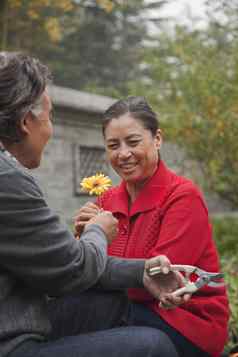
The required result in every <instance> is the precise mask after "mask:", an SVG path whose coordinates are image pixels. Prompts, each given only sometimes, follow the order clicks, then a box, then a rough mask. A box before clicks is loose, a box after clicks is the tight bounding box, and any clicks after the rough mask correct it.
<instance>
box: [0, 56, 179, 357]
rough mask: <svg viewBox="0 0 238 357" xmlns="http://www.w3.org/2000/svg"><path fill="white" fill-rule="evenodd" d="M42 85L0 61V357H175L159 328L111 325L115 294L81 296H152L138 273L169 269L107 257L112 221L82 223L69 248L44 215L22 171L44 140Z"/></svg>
mask: <svg viewBox="0 0 238 357" xmlns="http://www.w3.org/2000/svg"><path fill="white" fill-rule="evenodd" d="M49 80H50V74H49V71H48V69H47V67H46V66H44V65H42V64H41V63H40V62H39V61H38V60H36V59H34V58H31V57H29V56H26V55H23V54H20V53H7V52H5V53H4V52H2V53H0V140H1V143H2V149H1V152H0V231H1V239H0V356H1V357H5V356H8V357H9V356H10V357H13V356H14V357H30V356H34V357H37V356H39V357H40V356H41V357H49V356H50V357H53V356H56V355H57V356H58V357H84V356H87V357H89V356H90V357H94V356H110V357H113V356H115V357H116V356H118V357H119V356H121V355H123V357H126V356H137V357H140V356H143V357H145V356H148V357H149V356H151V357H153V356H176V351H175V350H174V347H173V345H172V344H171V342H170V341H169V339H168V338H167V336H166V335H165V334H163V333H161V332H160V331H159V330H156V329H152V328H147V327H132V326H131V327H118V326H119V325H122V324H123V322H122V320H123V317H124V316H125V314H126V312H127V308H128V305H127V301H126V298H125V296H124V295H123V293H122V292H121V293H105V296H107V297H106V298H105V299H104V300H103V301H105V304H104V305H99V304H98V301H97V298H96V295H95V294H93V293H92V290H89V292H88V293H82V292H84V291H86V290H87V289H89V288H92V287H93V286H94V285H95V286H97V288H98V287H100V288H104V289H107V290H108V289H124V288H127V287H146V288H147V289H148V290H149V291H150V292H151V293H152V294H153V295H159V293H161V286H160V287H157V282H156V280H154V279H152V278H150V277H148V275H147V273H146V269H145V267H148V266H149V265H151V264H157V265H158V264H161V265H162V266H164V267H169V262H168V261H167V260H166V258H164V257H158V258H154V259H152V260H148V261H144V260H135V261H128V260H120V259H115V258H110V259H109V258H108V257H107V254H106V248H107V243H108V242H110V241H111V240H112V239H113V238H114V236H115V234H116V231H117V220H116V219H115V218H114V217H113V216H112V214H111V213H109V212H103V213H102V214H99V215H98V216H97V217H95V218H93V219H92V220H90V221H89V222H88V224H87V226H86V229H85V231H84V233H83V234H82V237H81V239H80V240H76V239H75V238H74V236H73V234H72V233H71V232H70V231H69V230H68V229H67V227H66V226H64V225H62V224H61V223H60V222H59V219H58V217H57V216H56V215H55V213H54V212H52V211H51V210H50V208H49V207H48V205H47V203H46V202H45V199H44V197H43V194H42V192H41V190H40V188H39V186H38V185H37V183H36V182H35V180H34V178H33V177H32V176H31V174H30V173H29V171H28V170H26V169H33V168H35V167H38V166H39V165H40V161H41V156H42V152H43V149H44V147H45V145H46V144H47V142H48V140H49V138H50V137H51V135H52V122H51V118H50V117H51V112H52V104H51V99H50V97H49V94H48V92H47V84H48V83H49ZM171 274H172V273H171ZM172 279H176V278H175V277H173V276H172ZM165 290H166V289H165ZM119 296H120V297H119ZM160 298H161V294H160ZM109 308H110V309H111V310H110V314H109V316H106V315H105V314H106V312H107V311H109ZM112 327H114V328H113V329H112ZM115 327H117V328H115ZM98 330H101V331H98ZM93 331H98V332H93Z"/></svg>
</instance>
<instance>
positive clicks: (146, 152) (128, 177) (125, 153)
mask: <svg viewBox="0 0 238 357" xmlns="http://www.w3.org/2000/svg"><path fill="white" fill-rule="evenodd" d="M105 144H106V151H107V156H108V159H109V161H110V164H111V166H112V167H113V169H114V170H115V171H116V172H117V174H118V175H119V176H120V177H121V178H122V179H124V180H125V181H126V182H128V183H139V182H143V181H145V180H146V179H147V178H149V177H150V176H152V175H153V173H154V172H155V170H156V168H157V164H158V156H159V155H158V150H159V149H160V146H161V133H160V130H158V131H157V133H156V135H155V136H153V135H152V133H151V132H150V130H148V129H145V128H144V126H143V123H142V122H141V121H140V120H139V119H135V118H133V117H132V115H131V114H130V113H126V114H124V115H122V116H120V117H119V118H115V119H112V120H111V121H110V122H109V124H108V125H107V127H106V129H105Z"/></svg>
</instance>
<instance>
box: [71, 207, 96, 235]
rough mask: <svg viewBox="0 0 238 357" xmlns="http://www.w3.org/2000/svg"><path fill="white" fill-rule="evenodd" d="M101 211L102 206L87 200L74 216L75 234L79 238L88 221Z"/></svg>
mask: <svg viewBox="0 0 238 357" xmlns="http://www.w3.org/2000/svg"><path fill="white" fill-rule="evenodd" d="M99 212H100V208H99V207H98V206H97V205H95V203H92V202H87V203H86V204H85V205H84V206H82V207H81V208H80V210H79V211H78V212H77V214H76V216H75V217H74V228H75V234H76V236H77V237H78V238H79V237H80V235H81V234H82V232H83V230H84V227H85V225H86V224H87V223H88V221H89V220H90V219H91V218H93V217H95V216H96V215H97V214H98V213H99Z"/></svg>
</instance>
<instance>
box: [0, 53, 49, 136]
mask: <svg viewBox="0 0 238 357" xmlns="http://www.w3.org/2000/svg"><path fill="white" fill-rule="evenodd" d="M50 81H51V74H50V72H49V70H48V68H47V67H46V66H44V65H43V64H41V63H40V61H39V60H37V59H35V58H32V57H30V56H28V55H25V54H22V53H16V52H0V141H2V142H5V141H7V142H9V143H13V142H19V141H20V140H21V137H22V136H21V132H20V130H19V123H20V120H21V118H23V117H24V115H26V114H27V112H29V111H30V110H31V109H34V105H36V104H37V101H39V99H40V98H41V95H42V94H43V92H44V90H45V88H46V86H47V84H48V83H49V82H50Z"/></svg>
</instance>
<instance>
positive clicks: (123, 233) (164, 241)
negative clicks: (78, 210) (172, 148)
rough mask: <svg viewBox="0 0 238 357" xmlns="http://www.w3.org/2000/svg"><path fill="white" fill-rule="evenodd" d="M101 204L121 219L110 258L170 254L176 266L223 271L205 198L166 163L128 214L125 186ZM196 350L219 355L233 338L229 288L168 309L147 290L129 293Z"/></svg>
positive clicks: (204, 290)
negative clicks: (229, 328)
mask: <svg viewBox="0 0 238 357" xmlns="http://www.w3.org/2000/svg"><path fill="white" fill-rule="evenodd" d="M98 203H99V205H100V206H101V207H103V208H104V209H106V210H110V211H111V212H113V214H114V215H115V216H116V217H117V218H118V220H119V234H118V237H117V238H116V239H115V240H114V241H113V242H112V244H111V246H110V247H109V254H110V255H114V256H118V257H125V258H149V257H153V256H156V255H159V254H164V255H166V256H167V257H168V258H169V259H170V261H171V262H172V264H189V265H196V266H198V267H200V268H201V269H204V270H207V271H210V272H217V271H219V269H220V267H219V263H218V256H217V251H216V248H215V245H214V242H213V240H212V233H211V227H210V224H209V220H208V212H207V208H206V205H205V203H204V200H203V198H202V195H201V193H200V192H199V190H198V189H197V188H196V186H195V185H194V184H193V183H192V182H191V181H190V180H188V179H185V178H184V177H180V176H178V175H176V174H175V173H173V172H172V171H170V170H169V169H168V168H167V167H166V166H165V164H164V163H163V162H162V161H160V164H159V167H158V169H157V171H156V173H155V174H154V175H153V177H151V178H150V180H149V181H148V182H147V183H146V185H145V186H144V188H143V190H142V191H141V192H140V193H139V195H138V196H137V198H136V200H135V201H134V202H133V204H132V206H131V208H130V211H129V209H128V193H127V190H126V184H125V182H122V183H121V185H120V186H118V187H115V188H112V189H110V190H108V191H107V192H106V193H105V194H104V195H102V196H101V197H100V198H99V200H98ZM129 297H130V298H131V299H132V300H136V301H141V302H142V303H144V304H146V305H147V306H148V307H149V308H150V309H152V310H153V311H154V312H156V313H158V314H159V315H160V316H161V317H162V318H163V319H164V320H165V321H167V323H169V324H170V325H171V326H173V327H174V328H175V329H176V330H178V331H179V332H180V333H181V334H183V335H184V336H185V337H187V338H188V339H189V340H190V341H192V342H193V343H194V344H195V345H197V346H199V347H200V348H201V349H203V350H204V351H206V352H208V353H209V354H211V355H212V356H214V357H215V356H219V355H220V353H221V352H222V350H223V347H224V344H225V342H226V339H227V322H228V315H229V312H228V300H227V296H226V292H225V289H224V288H209V287H205V288H202V289H201V290H200V291H199V292H198V293H196V294H194V295H193V296H192V298H191V299H190V301H189V302H187V303H185V304H183V305H181V306H180V307H178V308H176V309H174V310H164V309H161V308H160V307H159V304H158V301H156V300H154V299H153V298H152V296H150V295H149V294H148V293H147V292H146V291H145V290H143V289H129Z"/></svg>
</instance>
